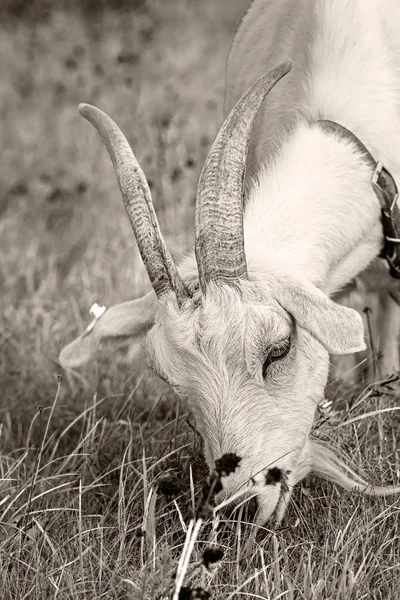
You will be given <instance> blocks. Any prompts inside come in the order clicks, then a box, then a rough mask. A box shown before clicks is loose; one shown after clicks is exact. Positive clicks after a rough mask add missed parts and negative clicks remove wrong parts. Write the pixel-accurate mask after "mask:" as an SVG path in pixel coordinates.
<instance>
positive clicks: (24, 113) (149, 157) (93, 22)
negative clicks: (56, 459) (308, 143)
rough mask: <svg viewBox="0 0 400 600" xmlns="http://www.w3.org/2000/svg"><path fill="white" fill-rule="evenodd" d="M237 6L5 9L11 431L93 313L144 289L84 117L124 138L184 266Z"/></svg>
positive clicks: (4, 378) (1, 101)
mask: <svg viewBox="0 0 400 600" xmlns="http://www.w3.org/2000/svg"><path fill="white" fill-rule="evenodd" d="M245 4H246V1H245V0H235V1H232V0H230V1H229V2H214V1H212V0H202V1H201V2H197V1H195V0H169V1H168V2H166V1H165V0H81V1H78V0H76V1H73V0H32V1H30V2H26V1H23V0H2V2H1V3H0V55H1V62H0V69H1V73H0V110H1V120H0V128H1V139H2V149H1V164H2V169H1V172H0V190H1V191H0V216H1V224H0V251H1V255H2V260H1V263H0V289H1V298H0V301H1V305H2V306H1V311H0V335H1V337H0V387H1V390H2V393H1V400H0V402H1V404H0V406H1V410H2V411H3V413H4V412H5V413H7V414H9V422H10V424H11V423H15V422H17V423H19V428H20V429H21V428H23V425H21V424H22V423H28V422H29V418H28V416H29V414H30V416H32V414H33V413H30V411H31V409H32V411H35V410H36V407H37V405H38V404H39V403H41V402H44V403H46V402H47V401H48V400H49V399H50V398H51V397H52V395H53V391H54V384H55V378H56V374H57V372H58V370H59V366H58V364H57V360H58V354H59V351H60V349H61V347H62V346H63V345H64V344H65V343H67V342H68V341H70V340H71V338H73V337H74V336H76V335H78V334H79V333H80V331H82V328H83V327H84V326H85V325H86V324H87V322H88V317H89V315H88V309H89V307H90V306H91V304H92V303H93V302H94V301H96V300H98V301H100V302H102V303H105V304H106V305H110V304H113V303H116V302H121V301H123V300H126V299H130V298H134V297H137V296H139V295H141V294H142V293H143V292H144V291H146V290H147V289H148V288H149V284H148V280H147V276H146V274H145V272H144V269H143V266H142V264H141V261H140V260H138V254H137V250H136V243H135V240H134V237H133V234H132V232H131V230H130V226H129V223H128V221H127V218H126V216H125V213H124V209H123V206H122V202H121V199H120V194H119V190H118V188H117V184H116V180H115V175H114V172H113V169H112V166H111V161H110V159H109V157H108V155H107V153H106V151H105V149H104V148H103V146H102V144H101V142H100V139H99V137H98V136H97V134H96V132H95V131H94V130H93V128H92V127H91V126H90V125H89V124H88V123H87V122H86V121H84V120H83V119H82V117H80V116H79V114H78V110H77V106H78V104H79V102H90V103H92V104H96V105H97V106H99V107H100V108H102V109H103V110H105V111H107V112H108V113H109V114H110V115H111V116H113V117H114V118H115V119H116V121H117V122H118V124H119V125H120V126H121V128H122V129H123V130H124V132H125V133H126V135H127V137H128V139H129V141H130V143H131V144H132V147H133V149H134V151H135V153H136V155H137V157H138V159H139V162H140V163H141V165H142V168H143V169H144V171H145V173H146V175H147V177H148V180H149V184H150V187H151V189H152V193H153V199H154V203H155V207H156V211H157V214H158V216H159V220H160V223H161V227H162V230H163V233H164V235H165V237H166V240H167V243H168V245H169V247H170V249H171V251H172V253H173V254H174V255H175V256H177V255H180V254H181V253H182V252H185V251H187V250H188V249H190V248H191V246H192V244H193V215H194V203H195V191H196V184H197V178H198V175H199V172H200V169H201V166H202V163H203V161H204V158H205V156H206V153H207V151H208V149H209V147H210V145H211V143H212V141H213V139H214V136H215V134H216V132H217V129H218V127H219V125H220V124H221V122H222V117H223V96H224V66H225V60H226V56H227V52H228V49H229V44H230V39H231V36H232V33H233V31H234V28H235V23H236V20H237V18H238V17H239V16H240V14H241V12H242V10H243V8H244V6H245ZM104 357H105V358H104V360H106V361H107V358H106V355H104ZM88 369H89V370H88V372H87V373H86V372H84V373H83V375H81V376H78V377H71V378H70V380H69V383H70V384H71V385H70V387H69V388H68V390H69V391H68V406H71V405H73V402H72V403H71V399H72V397H71V393H72V396H73V397H74V398H75V399H79V402H81V401H82V393H83V390H84V389H86V390H88V391H90V393H91V392H93V390H94V389H98V388H97V386H98V384H99V382H98V381H97V380H96V377H95V378H94V379H93V377H92V378H90V374H88V373H89V372H90V367H89V368H88ZM100 372H101V373H103V375H102V376H101V377H102V381H101V382H100V383H102V384H103V388H102V389H103V391H105V392H107V393H108V392H111V391H115V386H114V382H117V381H120V380H121V379H122V380H123V379H124V376H125V375H126V377H128V375H129V373H128V372H127V373H126V374H125V375H124V374H122V373H121V372H118V377H117V378H115V376H116V372H115V366H114V365H111V364H110V365H108V364H106V365H105V366H104V365H103V366H102V368H101V369H100ZM104 373H106V375H105V374H104ZM79 377H80V378H79ZM115 385H117V386H118V383H116V384H115ZM63 393H67V392H65V391H64V392H63ZM22 416H23V418H22Z"/></svg>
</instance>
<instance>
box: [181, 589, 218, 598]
mask: <svg viewBox="0 0 400 600" xmlns="http://www.w3.org/2000/svg"><path fill="white" fill-rule="evenodd" d="M196 598H197V599H198V600H208V599H209V598H211V594H210V592H207V591H206V590H204V589H203V588H201V587H197V588H193V589H192V588H190V587H183V588H181V590H180V592H179V600H195V599H196Z"/></svg>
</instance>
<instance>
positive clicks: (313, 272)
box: [244, 124, 383, 294]
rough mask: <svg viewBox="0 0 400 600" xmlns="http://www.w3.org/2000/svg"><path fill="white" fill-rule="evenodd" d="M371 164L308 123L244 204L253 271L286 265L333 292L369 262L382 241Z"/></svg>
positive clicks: (263, 170)
mask: <svg viewBox="0 0 400 600" xmlns="http://www.w3.org/2000/svg"><path fill="white" fill-rule="evenodd" d="M371 175H372V173H371V168H370V167H369V166H368V165H367V164H366V163H365V162H364V160H363V158H362V157H361V156H360V155H359V153H358V152H357V150H356V149H355V148H354V147H353V145H352V144H351V143H350V142H347V141H346V140H343V139H341V138H336V137H334V136H331V135H328V134H327V133H325V132H323V131H321V130H320V129H319V127H318V125H313V126H309V125H307V124H301V125H299V126H298V127H296V129H295V131H294V132H293V133H292V134H291V135H290V136H289V137H288V139H287V140H286V142H285V143H283V144H282V146H281V148H280V149H279V151H278V154H277V156H276V158H275V159H274V160H273V161H271V162H270V163H269V164H268V166H266V167H263V168H261V170H260V172H259V174H258V177H257V178H256V180H255V181H254V183H253V185H252V186H251V188H250V192H249V198H248V201H247V205H246V212H245V221H244V228H245V244H246V255H247V262H248V268H249V272H250V273H252V274H258V273H260V274H261V273H262V272H264V273H265V272H268V270H269V266H270V265H271V264H273V265H277V264H279V265H281V267H282V270H283V271H284V272H286V273H290V272H293V273H297V274H301V275H303V276H305V277H306V278H307V279H308V280H309V281H312V282H313V283H314V284H316V285H317V286H318V287H320V288H321V289H323V290H324V291H325V292H327V293H328V294H331V293H333V292H335V291H337V290H338V289H339V288H340V287H342V286H343V285H345V284H346V283H347V282H348V281H349V280H350V279H352V278H353V277H354V276H356V275H357V273H359V272H360V271H361V270H362V269H364V268H365V267H366V266H367V265H368V264H369V262H370V261H371V260H372V259H373V258H374V257H375V256H376V255H377V254H378V252H379V249H380V247H381V246H382V243H383V234H382V226H381V223H380V206H379V202H378V199H377V198H376V196H375V193H374V191H373V189H372V184H371Z"/></svg>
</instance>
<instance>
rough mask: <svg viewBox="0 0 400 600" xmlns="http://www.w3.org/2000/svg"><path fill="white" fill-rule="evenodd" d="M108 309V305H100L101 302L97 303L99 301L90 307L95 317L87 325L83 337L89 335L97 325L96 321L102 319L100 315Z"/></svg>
mask: <svg viewBox="0 0 400 600" xmlns="http://www.w3.org/2000/svg"><path fill="white" fill-rule="evenodd" d="M106 310H107V307H106V306H100V305H99V304H97V302H95V303H94V304H92V306H91V307H90V310H89V313H90V314H91V315H93V319H92V321H91V322H90V323H89V325H88V326H87V327H86V329H85V331H84V332H83V333H82V335H81V337H85V336H86V335H88V334H89V333H90V332H91V331H92V329H93V327H94V326H95V325H96V323H97V321H98V320H99V319H100V317H101V316H102V315H104V313H105V312H106Z"/></svg>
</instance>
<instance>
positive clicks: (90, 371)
mask: <svg viewBox="0 0 400 600" xmlns="http://www.w3.org/2000/svg"><path fill="white" fill-rule="evenodd" d="M244 4H245V2H244V1H241V0H236V1H235V2H222V1H221V2H213V1H212V0H202V2H201V3H200V2H195V1H193V0H176V1H174V2H172V1H171V2H168V8H166V3H165V2H162V1H161V0H158V1H157V0H146V1H145V0H143V1H141V2H137V1H136V2H128V1H127V0H126V1H123V0H120V1H119V2H116V1H115V2H112V3H106V2H101V3H95V2H89V0H87V1H85V2H82V3H80V4H78V3H73V2H72V1H70V2H68V1H67V0H65V1H60V2H59V3H48V2H44V0H42V2H39V1H38V0H37V1H36V2H32V3H29V10H28V3H18V2H14V3H12V2H6V1H5V0H4V2H3V3H2V7H1V10H0V14H1V20H0V21H1V23H0V29H1V31H0V54H1V56H2V60H1V70H2V73H1V77H0V107H1V117H2V118H1V121H0V122H1V139H2V142H3V143H2V150H1V163H2V169H1V170H0V184H1V185H0V190H1V191H0V217H1V222H0V248H1V256H2V259H1V261H0V288H1V300H0V305H1V311H0V388H1V394H0V469H1V479H0V590H1V594H0V597H1V598H2V599H4V600H8V599H11V598H12V599H16V598H18V599H23V598H26V599H41V600H42V599H43V598H58V599H63V598H65V599H71V598H77V599H78V598H79V599H81V598H87V599H92V598H93V599H94V598H96V599H97V598H107V599H117V598H118V599H121V598H133V599H137V598H143V599H145V598H146V599H147V598H149V599H150V598H152V599H153V598H160V599H161V598H167V597H168V596H169V595H170V594H171V593H172V591H173V587H174V585H175V578H174V575H175V573H176V570H177V568H178V564H179V560H180V558H181V556H182V550H183V546H184V543H185V539H186V536H187V530H188V527H189V524H190V522H191V519H193V517H194V514H195V509H196V505H197V504H198V503H199V501H200V496H201V484H202V482H203V480H204V478H205V476H206V473H207V469H206V467H205V465H204V462H203V459H202V454H201V450H202V448H201V440H200V439H199V437H198V435H197V433H196V430H195V428H194V427H193V423H192V421H191V417H190V415H188V413H187V410H186V408H185V406H181V405H180V404H179V401H178V399H177V398H176V397H175V396H174V395H173V393H172V392H171V391H170V390H169V389H168V388H166V387H165V386H164V384H162V383H161V382H159V381H157V380H155V379H154V376H151V375H150V374H149V373H148V372H147V371H146V370H145V369H144V370H143V369H142V366H141V367H140V368H139V366H138V365H137V364H136V363H135V364H133V365H132V364H129V363H127V360H126V356H127V354H126V348H125V347H120V348H119V349H116V348H115V346H113V347H111V348H105V350H104V352H103V353H102V354H101V355H100V356H99V359H98V361H97V362H96V364H94V365H93V364H92V365H89V366H88V367H87V368H86V369H84V370H82V371H81V372H80V373H76V374H66V373H63V374H62V376H61V377H59V376H58V373H59V371H60V368H59V365H58V362H57V360H58V354H59V351H60V349H61V347H62V346H63V344H65V343H66V342H68V341H69V340H70V339H72V338H73V337H74V336H76V335H77V334H78V333H80V331H81V330H82V328H83V327H84V326H85V325H86V324H87V322H88V313H87V310H88V307H89V306H90V305H91V304H92V303H93V302H94V301H95V300H99V301H101V302H103V303H105V304H107V305H111V304H113V303H115V302H121V301H123V300H126V299H130V298H133V297H136V296H139V295H141V294H142V293H143V292H144V291H146V290H147V289H148V288H149V284H148V281H147V277H146V275H145V273H144V268H143V266H142V264H141V263H140V261H139V259H138V253H137V250H136V246H135V242H134V239H133V235H132V233H131V230H130V227H129V224H128V222H127V220H126V217H125V214H124V210H123V207H122V203H121V200H120V197H119V192H118V190H117V185H116V182H115V177H114V173H113V170H112V167H111V165H110V162H109V159H108V156H107V155H106V152H105V151H104V149H103V148H102V145H101V142H100V141H99V139H98V137H97V136H96V134H95V132H93V131H92V128H91V127H90V126H89V125H88V124H87V123H86V122H84V121H83V120H82V118H80V117H79V115H78V113H77V108H76V107H77V104H78V103H79V102H82V101H87V102H92V103H94V104H97V105H98V106H100V107H101V108H103V109H104V110H106V111H107V112H109V113H110V115H112V116H113V117H114V118H115V119H116V120H117V122H118V123H119V124H120V126H121V127H122V128H123V130H124V131H125V132H126V133H127V136H128V139H129V140H130V142H131V143H132V146H133V148H134V149H135V153H136V154H137V157H138V159H139V161H140V163H141V164H142V166H143V168H144V170H145V172H146V174H147V177H148V179H149V181H150V184H151V188H152V193H153V198H154V203H155V207H156V210H157V214H158V217H159V220H160V222H161V227H162V230H163V233H164V235H165V238H166V241H167V244H168V246H169V248H170V249H171V251H172V252H173V254H175V255H179V254H181V253H183V252H185V251H187V250H188V249H190V247H191V246H192V244H193V209H194V201H195V189H196V183H197V177H198V174H199V171H200V169H201V166H202V163H203V161H204V158H205V156H206V153H207V150H208V148H209V146H210V144H211V142H212V140H213V138H214V136H215V134H216V131H217V129H218V126H219V125H220V124H221V121H222V101H223V89H224V63H225V57H226V54H227V51H228V48H229V43H230V38H231V35H232V32H233V30H234V26H235V21H236V18H237V17H238V15H239V14H240V11H241V10H242V9H243V8H244ZM18 6H20V7H22V8H21V9H20V12H18V10H17V8H18ZM7 8H8V9H9V10H8V12H7V11H6V9H7ZM10 11H11V12H10ZM377 389H378V391H379V393H380V392H382V393H383V395H382V396H379V397H378V395H377V393H376V390H375V391H374V393H371V391H370V390H366V391H363V390H354V391H352V392H349V393H348V394H347V395H346V396H345V397H344V398H337V399H340V400H342V403H341V404H342V406H345V407H346V408H345V409H344V410H342V411H341V412H340V413H337V412H330V413H325V412H324V411H323V410H322V409H321V411H322V412H321V413H320V414H319V416H318V419H317V422H316V425H315V435H318V436H319V437H321V438H322V439H329V440H330V441H331V443H333V444H337V445H340V447H341V449H342V451H344V452H345V454H347V456H348V459H349V463H350V464H352V466H353V467H354V468H356V469H358V470H359V472H360V473H361V474H362V475H363V476H364V477H366V478H369V479H370V480H372V481H373V482H375V483H378V482H386V483H388V484H389V483H390V482H391V481H395V480H396V478H398V476H399V457H398V454H396V452H398V442H399V440H398V420H397V421H396V417H394V416H392V415H391V414H390V413H389V414H384V415H383V414H382V415H379V416H378V417H377V418H374V419H368V420H364V419H362V420H360V421H357V422H353V423H352V424H351V425H348V426H345V427H340V428H338V427H337V425H338V424H339V422H342V421H343V420H345V419H351V418H353V417H355V416H357V415H360V414H362V413H363V412H367V411H371V410H374V409H377V408H382V407H384V406H387V407H389V406H393V404H394V402H395V397H396V389H395V388H393V389H391V388H390V386H389V387H388V386H386V387H385V386H380V387H379V388H377ZM393 414H396V413H393ZM166 474H167V475H170V476H171V478H172V479H171V480H172V481H174V485H173V486H172V488H168V486H167V487H166V486H165V485H161V482H162V480H163V478H164V477H165V475H166ZM171 480H169V481H171ZM172 492H173V493H172ZM251 531H252V525H251V524H247V525H246V523H243V524H241V525H237V524H232V523H226V522H224V521H223V520H222V524H220V526H219V527H218V528H217V527H216V523H215V522H214V524H213V522H212V521H206V522H205V523H203V524H202V526H201V528H200V530H199V534H198V536H197V540H196V542H195V543H194V546H193V551H192V553H191V555H190V557H189V559H190V560H189V565H188V567H187V568H186V569H185V573H184V582H183V585H184V587H185V588H186V594H190V592H189V591H188V588H192V589H194V588H197V587H200V588H202V589H203V590H207V591H208V592H209V593H210V594H211V597H213V598H235V599H239V598H245V597H251V598H288V599H291V598H305V599H310V600H311V599H318V598H319V599H321V600H326V599H328V598H332V599H333V598H334V599H339V598H342V599H346V600H347V599H349V598H357V599H361V598H377V599H380V598H382V599H385V600H387V599H389V600H390V599H391V598H393V599H395V598H397V597H398V581H399V579H400V544H399V504H398V501H396V500H393V499H389V498H387V499H369V498H363V497H361V496H358V495H351V494H348V493H343V492H342V491H341V490H339V489H338V488H336V487H334V486H330V485H327V484H322V483H320V482H319V481H316V480H308V481H306V482H305V483H303V485H301V486H299V487H298V489H297V490H296V493H295V494H294V500H293V502H292V505H291V507H290V509H289V511H288V514H287V516H286V517H285V520H284V522H283V525H282V527H281V528H280V529H279V530H276V531H272V530H269V529H264V530H262V531H259V532H258V533H257V536H256V539H255V540H254V544H253V545H252V546H251V547H250V548H247V547H246V544H245V542H246V539H247V538H248V537H249V536H251ZM210 544H211V545H215V544H219V545H221V546H222V548H223V550H224V555H223V558H222V560H220V561H219V562H217V563H216V564H215V565H210V567H209V568H206V567H205V566H204V564H203V551H204V548H205V547H206V546H209V545H210ZM245 547H246V551H244V549H245ZM199 593H200V592H199ZM187 597H189V596H187ZM192 597H193V593H192Z"/></svg>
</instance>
